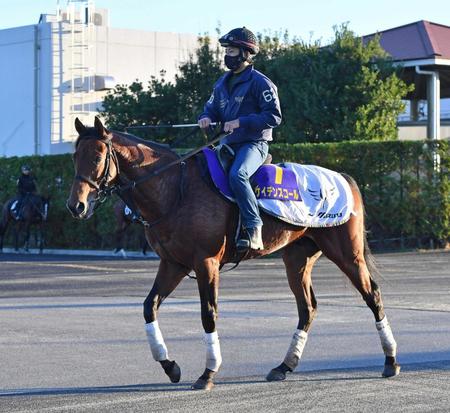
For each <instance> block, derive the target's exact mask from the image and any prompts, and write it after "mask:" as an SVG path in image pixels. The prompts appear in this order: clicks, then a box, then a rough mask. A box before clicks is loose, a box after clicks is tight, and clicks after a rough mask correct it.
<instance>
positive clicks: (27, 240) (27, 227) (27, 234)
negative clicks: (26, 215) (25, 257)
mask: <svg viewBox="0 0 450 413" xmlns="http://www.w3.org/2000/svg"><path fill="white" fill-rule="evenodd" d="M30 227H31V225H30V224H29V223H28V222H27V223H26V224H25V242H24V244H23V248H24V250H25V252H29V250H30Z"/></svg>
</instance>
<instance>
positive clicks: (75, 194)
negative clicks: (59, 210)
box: [67, 117, 118, 219]
mask: <svg viewBox="0 0 450 413" xmlns="http://www.w3.org/2000/svg"><path fill="white" fill-rule="evenodd" d="M75 128H76V130H77V132H78V135H79V137H78V140H77V142H76V145H75V153H74V155H73V161H74V166H75V178H74V181H73V183H72V188H71V192H70V196H69V199H68V200H67V208H68V209H69V211H70V212H71V213H72V215H73V216H74V217H75V218H80V219H87V218H90V217H91V216H92V214H93V212H94V207H95V204H96V203H97V201H102V200H103V199H104V198H105V196H106V193H107V190H108V187H109V186H110V185H112V184H113V183H114V180H115V179H116V178H117V176H118V164H117V158H116V154H115V152H114V149H113V146H112V134H111V133H110V132H109V131H108V130H107V129H106V128H105V127H104V126H103V124H102V122H101V121H100V119H99V118H97V117H96V118H95V124H94V127H93V128H90V127H86V126H84V125H83V124H82V123H81V121H80V120H79V119H78V118H77V119H76V120H75Z"/></svg>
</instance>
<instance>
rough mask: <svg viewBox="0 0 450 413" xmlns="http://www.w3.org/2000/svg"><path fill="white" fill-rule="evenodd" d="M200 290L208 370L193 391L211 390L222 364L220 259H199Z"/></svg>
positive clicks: (195, 384)
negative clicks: (219, 292)
mask: <svg viewBox="0 0 450 413" xmlns="http://www.w3.org/2000/svg"><path fill="white" fill-rule="evenodd" d="M195 273H196V275H197V284H198V290H199V293H200V302H201V312H202V325H203V329H204V330H205V336H204V339H205V344H206V368H205V370H204V372H203V374H202V375H201V376H200V377H199V378H198V380H197V381H196V382H195V383H194V384H193V385H192V389H193V390H211V389H212V387H213V386H214V382H213V378H214V376H215V375H216V373H217V372H218V371H219V367H220V365H221V364H222V355H221V352H220V343H219V336H218V334H217V331H216V319H217V314H218V307H217V299H218V290H219V259H217V258H216V257H209V258H205V259H199V260H198V261H197V263H196V265H195Z"/></svg>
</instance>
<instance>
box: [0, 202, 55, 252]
mask: <svg viewBox="0 0 450 413" xmlns="http://www.w3.org/2000/svg"><path fill="white" fill-rule="evenodd" d="M15 201H17V198H16V197H14V198H11V199H9V200H8V201H6V202H5V204H4V205H3V209H2V216H1V221H0V251H2V250H3V240H4V237H5V234H6V230H7V229H8V226H9V225H10V224H11V223H13V226H14V249H15V250H16V251H18V250H19V245H20V244H21V242H20V235H21V233H22V232H23V231H24V232H25V237H24V239H23V246H24V250H25V251H28V249H29V244H30V232H31V231H30V229H31V226H32V225H36V226H37V229H38V230H37V233H35V240H36V244H37V247H38V248H39V251H40V252H41V253H42V251H43V249H44V243H45V240H44V223H45V222H46V221H47V217H48V208H49V202H50V200H49V198H48V197H43V196H40V195H34V194H29V195H28V196H27V197H26V198H25V199H24V200H23V203H22V208H21V219H20V220H16V217H15V216H14V215H13V212H12V211H11V206H12V205H13V203H14V202H15Z"/></svg>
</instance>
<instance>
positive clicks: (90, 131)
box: [75, 127, 178, 156]
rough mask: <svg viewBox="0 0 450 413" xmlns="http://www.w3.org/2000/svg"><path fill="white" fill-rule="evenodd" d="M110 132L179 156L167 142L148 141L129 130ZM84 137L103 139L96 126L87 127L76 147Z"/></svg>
mask: <svg viewBox="0 0 450 413" xmlns="http://www.w3.org/2000/svg"><path fill="white" fill-rule="evenodd" d="M110 133H112V134H113V135H117V136H119V137H121V138H124V139H127V140H129V141H131V142H133V143H135V144H140V145H144V146H148V147H149V148H150V149H153V150H157V151H160V152H163V153H165V154H168V155H175V156H178V155H177V153H176V152H175V151H173V150H172V149H170V147H169V145H165V144H162V143H158V142H153V141H148V140H145V139H142V138H139V137H138V136H135V135H132V134H130V133H127V132H119V131H116V130H111V131H110ZM83 139H102V137H101V136H99V134H98V131H97V129H96V128H93V127H86V131H85V133H83V134H82V135H79V136H78V138H77V140H76V141H75V148H76V147H78V144H79V142H80V141H81V140H83Z"/></svg>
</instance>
